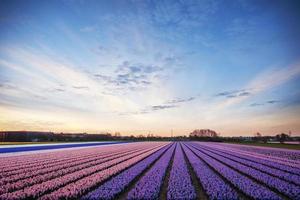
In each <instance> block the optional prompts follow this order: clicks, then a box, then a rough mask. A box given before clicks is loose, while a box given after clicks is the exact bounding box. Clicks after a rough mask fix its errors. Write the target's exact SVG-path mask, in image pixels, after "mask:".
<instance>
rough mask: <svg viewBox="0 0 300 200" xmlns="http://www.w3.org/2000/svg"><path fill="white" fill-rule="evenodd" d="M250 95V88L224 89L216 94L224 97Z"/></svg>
mask: <svg viewBox="0 0 300 200" xmlns="http://www.w3.org/2000/svg"><path fill="white" fill-rule="evenodd" d="M250 95H251V92H250V89H248V90H247V89H242V90H233V91H224V92H220V93H218V94H216V96H219V97H226V98H238V97H245V96H250Z"/></svg>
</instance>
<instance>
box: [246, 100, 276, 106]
mask: <svg viewBox="0 0 300 200" xmlns="http://www.w3.org/2000/svg"><path fill="white" fill-rule="evenodd" d="M279 102H280V101H278V100H270V101H265V102H261V103H252V104H250V105H249V106H250V107H256V106H264V105H268V104H276V103H279Z"/></svg>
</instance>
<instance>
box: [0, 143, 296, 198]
mask: <svg viewBox="0 0 300 200" xmlns="http://www.w3.org/2000/svg"><path fill="white" fill-rule="evenodd" d="M0 160H1V162H0V199H43V200H48V199H84V200H88V199H300V151H296V150H295V151H293V150H283V149H273V148H265V147H250V146H244V145H236V144H222V143H205V142H136V143H126V144H115V145H111V146H99V147H97V146H93V147H88V148H83V149H76V148H74V149H72V150H70V149H68V150H64V151H54V152H34V153H31V154H27V155H9V156H7V157H5V156H3V157H1V158H0Z"/></svg>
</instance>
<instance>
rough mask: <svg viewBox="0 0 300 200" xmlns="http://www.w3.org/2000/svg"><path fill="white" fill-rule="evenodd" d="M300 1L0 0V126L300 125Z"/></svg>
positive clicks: (143, 130) (247, 132)
mask: <svg viewBox="0 0 300 200" xmlns="http://www.w3.org/2000/svg"><path fill="white" fill-rule="evenodd" d="M299 8H300V3H299V2H298V1H292V0H291V1H280V0H274V1H272V3H271V1H267V0H266V1H255V0H254V1H244V0H243V1H242V0H240V1H212V0H204V1H189V0H188V1H173V0H171V1H92V0H91V1H80V0H78V1H77V0H75V1H68V0H64V1H37V0H33V1H29V0H26V1H17V0H2V1H1V2H0V131H8V130H35V131H53V132H76V133H79V132H87V133H101V132H110V133H115V132H120V133H121V134H122V135H140V134H143V135H147V134H149V133H151V134H154V135H160V136H170V134H171V131H172V130H173V133H174V136H177V135H187V134H188V133H190V132H191V131H193V130H194V129H212V130H215V131H216V132H218V133H220V134H221V135H222V136H253V134H254V133H256V132H260V133H261V134H262V135H276V134H278V133H282V132H284V133H288V132H289V131H291V132H292V133H293V135H298V136H300V90H299V89H300V88H299V85H300V14H299V13H300V12H299Z"/></svg>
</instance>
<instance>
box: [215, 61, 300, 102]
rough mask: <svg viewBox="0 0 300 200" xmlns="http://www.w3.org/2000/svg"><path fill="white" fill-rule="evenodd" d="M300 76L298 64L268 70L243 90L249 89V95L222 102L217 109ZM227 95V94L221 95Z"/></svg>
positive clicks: (299, 65) (299, 64)
mask: <svg viewBox="0 0 300 200" xmlns="http://www.w3.org/2000/svg"><path fill="white" fill-rule="evenodd" d="M299 75H300V63H299V62H297V63H294V64H292V65H290V66H287V67H282V68H276V69H269V70H267V71H264V72H262V73H261V74H259V75H257V76H256V77H255V78H254V79H253V80H252V81H250V82H249V83H248V84H247V85H246V87H245V88H251V94H248V93H247V95H241V96H239V97H240V98H229V99H227V100H225V101H222V102H221V103H220V104H219V105H218V108H224V107H227V106H230V105H234V104H237V103H240V102H242V101H244V100H246V99H247V98H249V97H250V96H254V95H257V94H259V93H261V92H264V91H267V90H271V89H273V88H275V87H277V86H279V85H282V84H284V83H286V82H287V81H289V80H291V79H293V78H295V77H297V76H299ZM241 94H243V93H241ZM222 95H223V96H224V95H227V93H224V94H222Z"/></svg>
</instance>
